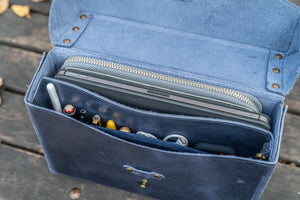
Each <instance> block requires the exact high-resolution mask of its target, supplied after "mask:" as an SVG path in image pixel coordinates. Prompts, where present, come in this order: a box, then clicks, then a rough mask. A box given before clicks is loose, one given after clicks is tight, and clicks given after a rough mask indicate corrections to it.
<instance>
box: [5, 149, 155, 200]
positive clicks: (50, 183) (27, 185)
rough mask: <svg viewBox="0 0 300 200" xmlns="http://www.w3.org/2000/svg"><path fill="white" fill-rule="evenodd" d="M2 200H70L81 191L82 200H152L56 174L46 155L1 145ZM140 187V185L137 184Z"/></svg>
mask: <svg viewBox="0 0 300 200" xmlns="http://www.w3.org/2000/svg"><path fill="white" fill-rule="evenodd" d="M0 160H1V161H5V162H1V165H0V186H1V187H0V199H1V200H12V199H14V200H18V199H34V200H53V199H59V200H64V199H66V200H70V199H71V198H70V197H69V191H70V190H71V189H72V188H79V189H80V191H81V195H80V200H94V199H97V200H98V199H99V200H150V198H149V197H144V196H140V195H136V194H133V193H129V192H126V191H123V190H119V189H115V188H111V187H107V186H103V185H100V184H95V183H91V182H88V181H84V180H80V179H76V178H72V177H68V176H64V175H57V174H52V173H50V171H49V170H48V167H47V164H46V161H45V159H44V157H43V156H39V155H36V154H32V153H28V152H25V151H22V150H17V149H15V148H11V147H8V146H5V145H0ZM137 187H139V185H137Z"/></svg>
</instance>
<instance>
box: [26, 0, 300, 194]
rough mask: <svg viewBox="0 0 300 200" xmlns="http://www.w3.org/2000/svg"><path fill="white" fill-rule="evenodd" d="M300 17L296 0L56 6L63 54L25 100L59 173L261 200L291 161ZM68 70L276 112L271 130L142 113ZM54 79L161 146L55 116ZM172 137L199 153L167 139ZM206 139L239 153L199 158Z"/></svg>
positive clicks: (142, 190) (119, 184)
mask: <svg viewBox="0 0 300 200" xmlns="http://www.w3.org/2000/svg"><path fill="white" fill-rule="evenodd" d="M299 19H300V11H299V8H297V7H295V6H293V5H292V4H290V3H289V2H287V1H285V0H254V1H235V0H233V1H232V0H231V1H224V0H216V1H208V0H201V1H200V0H193V1H169V0H168V1H157V0H149V1H145V2H143V3H141V2H140V1H138V0H123V1H119V2H118V3H117V4H116V3H114V2H112V1H111V0H100V1H89V0H86V1H78V0H72V1H71V0H64V1H62V0H54V1H52V7H51V11H50V18H49V33H50V39H51V42H52V43H53V44H54V48H53V49H52V50H51V51H50V52H49V53H45V54H44V55H43V58H42V60H41V62H40V66H39V68H38V69H37V71H36V74H35V76H34V78H33V80H32V82H31V84H30V87H29V88H28V91H27V93H26V96H25V99H24V100H25V104H26V107H27V109H28V113H29V116H30V118H31V120H32V123H33V127H34V129H35V131H36V134H37V136H38V139H39V141H40V143H41V146H42V148H43V151H44V154H45V157H46V160H47V164H48V166H49V169H50V171H51V172H53V173H58V174H65V175H70V176H74V177H77V178H82V179H86V180H90V181H93V182H96V183H99V184H105V185H108V186H111V187H116V188H120V189H124V190H127V191H130V192H134V193H138V194H142V195H146V196H151V197H153V198H157V199H191V200H198V199H230V200H232V199H259V198H260V196H261V194H262V193H263V191H264V188H265V187H266V185H267V183H268V181H269V179H270V177H271V175H272V173H273V170H274V169H275V166H276V163H277V161H278V157H279V150H280V143H281V137H282V132H283V124H284V119H285V114H286V112H287V107H285V106H284V98H285V96H286V95H287V94H288V93H289V91H290V90H291V89H292V87H293V85H294V84H295V82H296V80H297V78H298V74H299V71H300V70H299V66H300V65H299V64H300V61H299V56H300V51H298V49H299V47H300V37H299V36H300V27H299ZM74 27H76V28H74ZM79 57H82V58H85V59H86V60H87V61H88V62H87V63H85V62H79V61H80V60H81V58H80V59H79ZM68 59H73V60H69V61H67V62H66V60H68ZM76 59H77V60H76ZM78 59H79V60H78ZM93 59H94V60H93ZM95 60H97V62H94V61H95ZM100 61H101V62H102V61H103V62H102V63H101V64H100V65H98V64H97V63H98V62H100ZM65 62H66V63H65ZM109 62H111V63H113V64H112V65H111V64H109V65H108V66H112V67H106V68H105V70H102V69H104V66H105V65H106V64H107V63H109ZM95 64H96V65H95ZM115 65H116V66H115ZM99 66H100V67H99ZM114 66H115V68H114ZM120 66H122V67H120ZM123 66H125V67H123ZM94 68H96V69H94ZM116 68H118V70H117V71H116ZM119 69H121V71H122V72H120V70H119ZM123 69H124V70H123ZM86 70H87V71H93V72H97V73H102V74H101V75H99V76H98V75H95V74H93V75H91V74H90V73H86ZM126 70H128V71H126ZM60 72H61V73H62V74H63V73H65V72H68V73H76V74H80V75H81V76H82V77H93V78H102V80H105V81H107V83H108V81H110V82H115V83H118V84H121V85H122V84H125V85H127V86H130V87H137V86H138V88H140V89H141V88H142V89H144V91H145V89H146V91H147V90H150V89H151V90H150V92H153V90H154V93H157V94H156V95H158V96H155V97H159V98H162V97H161V96H162V93H160V92H162V91H163V92H167V94H168V95H170V96H172V95H173V96H176V97H180V98H185V99H190V100H196V101H197V102H199V101H198V100H201V102H203V103H208V104H213V105H214V106H221V107H226V108H231V109H235V110H236V111H240V112H250V113H253V114H254V115H255V116H257V115H259V116H262V117H263V116H267V118H269V119H270V123H269V124H270V128H269V129H268V128H262V127H260V126H257V125H255V124H253V123H247V122H245V121H238V120H236V119H232V118H221V117H213V116H208V117H203V116H199V115H197V114H196V115H187V114H185V115H181V114H179V113H167V112H155V111H151V109H143V107H141V108H136V107H135V106H134V104H131V105H126V101H120V100H122V98H120V96H119V97H118V95H117V94H118V93H115V96H117V97H118V98H119V99H113V98H112V99H110V98H107V97H106V96H104V95H101V91H97V92H93V91H91V90H90V88H85V87H84V85H82V86H80V85H76V84H74V83H72V82H71V81H65V80H59V79H57V78H55V76H56V75H57V73H60ZM78 72H80V73H78ZM117 72H118V73H117ZM128 72H130V73H128ZM132 72H134V73H132ZM135 72H136V73H135ZM149 72H151V73H149ZM116 73H117V74H116ZM63 75H65V74H63ZM107 75H111V76H112V75H113V76H114V77H110V78H107V77H108V76H107ZM148 75H149V76H148ZM116 77H119V78H116ZM73 79H74V77H73ZM121 79H122V80H121ZM77 80H82V79H80V77H79V76H78V77H77ZM85 81H87V80H85ZM132 81H135V82H137V83H135V84H132ZM48 83H53V84H54V86H55V88H56V90H57V94H58V96H59V100H60V103H61V104H62V106H64V105H66V104H73V105H75V106H76V108H78V109H80V108H85V109H86V110H87V112H88V113H90V114H91V115H93V114H99V115H100V116H102V117H103V118H104V119H105V120H108V119H111V120H113V121H115V123H116V125H117V128H118V129H119V128H120V126H123V125H126V126H128V127H130V128H131V129H132V130H133V131H134V132H136V131H144V132H148V133H152V134H153V135H155V136H156V137H157V138H158V139H159V140H158V141H159V142H155V139H151V138H141V137H139V136H138V135H136V134H133V133H132V134H128V135H121V134H122V133H121V132H120V131H118V130H110V129H106V128H104V127H94V126H92V125H90V124H86V123H83V122H81V121H79V120H77V119H75V118H72V117H69V116H66V115H64V114H63V113H60V112H57V111H55V110H53V107H52V105H51V101H50V98H49V95H48V93H47V90H46V85H47V84H48ZM143 84H144V85H143ZM145 84H147V85H145ZM211 86H213V87H211ZM205 88H206V89H207V88H210V89H208V90H206V89H205ZM120 91H121V90H120ZM215 91H220V92H215ZM227 92H228V94H227ZM152 94H153V93H152ZM110 95H112V93H111V94H110ZM234 96H236V97H237V98H232V97H234ZM200 97H202V98H200ZM203 97H205V98H203ZM168 100H170V99H168ZM244 100H245V101H244ZM191 102H193V101H191ZM247 102H248V103H247ZM249 102H251V103H249ZM129 104H130V103H129ZM141 106H143V105H141ZM172 108H174V107H172ZM171 134H179V135H182V136H184V137H185V138H187V139H188V141H189V143H190V146H189V147H186V148H185V147H180V148H177V147H178V146H176V145H177V144H171V145H169V143H165V142H164V141H162V140H161V139H162V138H165V137H166V136H168V135H171ZM196 144H201V145H202V146H205V145H207V144H214V145H216V146H215V147H216V148H217V147H219V146H227V147H228V146H229V147H233V148H234V150H235V151H236V155H220V154H213V153H203V152H201V151H200V152H196V151H194V149H193V147H194V146H195V145H196ZM174 145H175V146H174ZM201 145H199V146H201ZM174 147H175V148H174ZM257 153H260V156H259V157H260V159H255V158H254V156H255V155H256V154H257ZM141 186H142V187H141ZM233 188H234V189H233Z"/></svg>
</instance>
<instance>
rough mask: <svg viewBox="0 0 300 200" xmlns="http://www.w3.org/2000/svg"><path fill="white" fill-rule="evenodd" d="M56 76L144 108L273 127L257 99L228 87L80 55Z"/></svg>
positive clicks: (70, 59) (129, 104)
mask: <svg viewBox="0 0 300 200" xmlns="http://www.w3.org/2000/svg"><path fill="white" fill-rule="evenodd" d="M55 77H56V78H58V79H61V80H66V81H68V82H72V83H75V84H77V85H80V86H82V87H84V88H87V89H90V90H91V91H95V92H98V93H99V94H101V95H103V96H105V97H107V98H111V99H112V100H115V101H117V102H119V103H123V104H125V105H128V106H132V107H136V108H140V109H148V110H152V111H155V112H164V113H170V114H181V115H196V116H204V117H214V118H222V119H231V120H236V121H241V122H245V123H250V124H253V125H256V126H260V127H263V128H266V129H270V124H269V123H270V122H269V118H268V117H267V116H266V115H263V114H262V113H261V111H262V105H261V104H260V102H259V101H258V99H257V98H255V97H254V96H252V95H249V94H247V93H243V92H238V91H235V90H230V89H228V88H222V87H217V86H213V85H208V84H204V83H200V82H196V81H191V80H188V79H182V78H178V77H173V76H169V75H165V74H161V73H157V72H152V71H149V70H143V69H140V68H138V67H132V66H128V65H124V64H119V63H115V62H111V61H106V60H101V59H95V58H89V57H80V56H77V57H71V58H68V59H67V60H66V61H65V63H64V65H63V66H62V67H61V70H60V71H59V72H58V74H57V75H56V76H55Z"/></svg>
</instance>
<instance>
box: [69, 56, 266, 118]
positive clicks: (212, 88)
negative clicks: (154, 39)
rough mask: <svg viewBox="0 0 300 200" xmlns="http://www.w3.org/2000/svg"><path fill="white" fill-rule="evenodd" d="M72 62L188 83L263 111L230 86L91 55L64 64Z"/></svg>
mask: <svg viewBox="0 0 300 200" xmlns="http://www.w3.org/2000/svg"><path fill="white" fill-rule="evenodd" d="M70 62H81V63H85V64H92V65H99V66H102V67H107V68H110V69H113V70H119V71H123V72H127V73H133V74H136V75H140V76H145V77H149V78H153V79H158V80H162V81H168V82H170V83H176V84H181V85H186V86H190V87H194V88H199V89H203V90H207V91H210V92H214V93H218V94H222V95H227V96H230V97H233V98H235V99H238V100H239V101H242V102H244V103H246V104H248V105H250V106H252V107H253V108H255V110H257V111H258V112H260V111H261V105H260V104H259V102H258V100H257V99H256V98H255V97H253V96H251V95H248V94H247V95H246V94H244V93H241V92H238V91H236V90H232V89H228V88H222V87H219V86H214V85H209V84H205V83H201V82H196V81H191V80H187V79H183V78H178V77H174V76H170V75H166V74H161V73H157V72H152V71H148V70H144V69H140V68H136V67H132V66H128V65H124V64H119V63H115V62H111V61H107V60H102V59H96V58H90V57H83V56H74V57H70V58H68V59H67V60H66V61H65V63H64V64H67V63H70Z"/></svg>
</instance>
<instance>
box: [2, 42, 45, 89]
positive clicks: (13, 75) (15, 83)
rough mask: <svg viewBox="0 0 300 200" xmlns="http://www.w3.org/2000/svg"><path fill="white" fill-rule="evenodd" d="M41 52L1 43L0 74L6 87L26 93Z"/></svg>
mask: <svg viewBox="0 0 300 200" xmlns="http://www.w3.org/2000/svg"><path fill="white" fill-rule="evenodd" d="M41 58H42V55H41V54H38V53H33V52H30V51H25V50H21V49H16V48H12V47H8V46H3V45H0V76H1V77H2V78H3V80H4V85H5V87H7V88H9V89H10V90H14V91H18V92H19V93H23V94H25V92H26V90H27V88H28V86H29V84H30V81H31V79H32V77H33V75H34V73H35V71H36V69H37V67H38V65H39V62H40V60H41Z"/></svg>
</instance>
